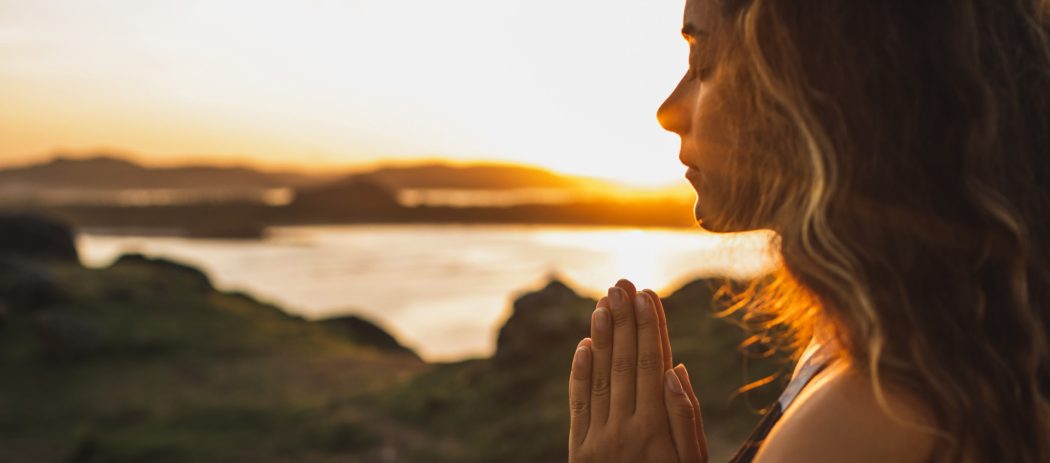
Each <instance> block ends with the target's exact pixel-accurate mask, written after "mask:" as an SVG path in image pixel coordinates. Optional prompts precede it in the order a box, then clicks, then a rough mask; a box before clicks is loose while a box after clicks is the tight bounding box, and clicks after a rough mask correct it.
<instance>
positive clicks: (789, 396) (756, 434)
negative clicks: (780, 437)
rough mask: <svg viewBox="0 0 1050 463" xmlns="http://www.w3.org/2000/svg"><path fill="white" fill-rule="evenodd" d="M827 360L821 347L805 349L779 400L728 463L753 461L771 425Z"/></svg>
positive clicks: (822, 367)
mask: <svg viewBox="0 0 1050 463" xmlns="http://www.w3.org/2000/svg"><path fill="white" fill-rule="evenodd" d="M828 360H829V357H828V356H827V355H826V351H825V349H824V348H823V346H820V345H816V344H811V345H810V347H808V348H807V349H806V351H805V352H804V353H803V354H802V358H800V359H799V362H800V363H799V366H798V367H797V368H795V372H794V374H793V375H792V377H791V381H790V382H788V385H787V387H785V388H784V392H783V393H781V394H780V398H779V399H777V401H776V402H773V405H772V406H771V407H770V408H769V411H768V412H766V414H765V415H764V416H762V419H761V420H760V421H759V422H758V425H757V426H755V429H754V431H752V432H751V435H750V436H748V438H747V440H746V441H745V442H744V444H743V445H742V446H741V447H740V450H738V451H737V453H736V455H735V456H734V457H733V459H732V460H730V463H750V462H751V461H752V460H754V458H755V455H756V454H757V453H758V448H759V446H761V445H762V441H764V440H765V439H766V436H768V435H769V432H770V431H771V430H772V429H773V425H775V424H776V423H777V421H779V420H780V418H781V417H782V416H783V415H784V412H785V411H786V410H787V409H788V407H789V406H790V405H791V404H792V403H793V402H794V401H795V398H797V397H798V395H799V393H801V392H802V390H803V389H804V388H805V387H806V385H807V384H809V383H810V381H812V380H813V378H814V377H815V376H817V374H819V373H820V372H821V371H823V370H824V368H825V367H827V365H828Z"/></svg>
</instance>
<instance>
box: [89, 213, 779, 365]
mask: <svg viewBox="0 0 1050 463" xmlns="http://www.w3.org/2000/svg"><path fill="white" fill-rule="evenodd" d="M767 240H768V237H767V235H764V234H757V235H756V234H752V235H737V236H733V237H724V236H720V235H713V234H707V233H702V232H701V231H699V230H664V229H652V230H638V229H625V228H581V227H552V226H488V225H485V226H468V225H422V226H420V225H389V226H388V225H382V226H372V225H369V226H331V227H278V228H271V229H269V230H268V233H267V237H266V238H265V239H263V240H243V241H241V240H208V239H190V238H177V237H155V236H112V235H103V234H92V233H84V234H81V235H80V236H79V237H78V245H79V249H80V253H81V259H82V260H83V261H84V263H85V264H86V265H89V266H96V267H99V266H106V265H109V264H110V263H111V262H112V261H113V260H114V259H116V258H117V257H118V256H119V255H120V254H122V253H125V252H139V253H143V254H146V255H151V256H162V257H167V258H170V259H173V260H177V261H180V262H185V263H188V264H191V265H194V266H196V267H198V268H200V269H202V270H204V271H205V272H207V273H208V275H209V276H210V277H211V278H212V281H213V282H214V283H215V285H216V286H217V287H219V288H221V289H228V290H241V291H245V292H247V293H250V294H252V295H254V296H255V297H257V298H259V299H261V300H264V301H268V302H272V303H275V304H277V305H280V306H281V307H283V308H284V309H285V310H287V311H289V312H292V313H295V314H299V315H302V316H304V317H306V318H310V319H317V318H325V317H331V316H336V315H341V314H348V313H355V314H360V315H362V316H364V317H365V318H368V319H370V320H373V321H375V322H377V323H379V324H380V325H382V326H383V327H384V328H385V329H387V330H388V331H390V332H391V333H392V334H394V335H395V336H396V337H397V338H398V339H399V340H401V341H402V342H403V343H405V344H406V345H408V346H410V347H412V348H413V349H415V350H416V351H417V352H418V353H419V354H420V355H421V356H423V357H424V358H425V359H427V360H432V361H445V360H456V359H462V358H466V357H477V356H487V355H490V354H491V353H492V351H493V350H494V348H495V341H496V333H497V330H498V329H499V327H500V326H501V325H502V324H503V322H504V321H505V320H506V318H507V316H508V315H509V309H510V306H511V303H512V302H513V300H514V299H515V298H516V297H517V296H518V295H520V294H521V293H522V292H524V291H528V290H534V289H538V288H540V287H542V286H543V285H544V284H545V283H546V282H547V281H548V280H549V278H550V277H551V276H552V275H556V276H558V277H559V278H561V279H562V280H563V281H565V282H566V283H568V284H569V285H570V286H571V287H573V288H574V289H576V290H577V291H578V292H579V293H581V294H584V295H588V296H591V297H598V296H600V295H601V294H604V293H605V290H606V288H608V287H609V286H610V285H612V284H613V283H615V282H616V280H617V279H619V278H629V279H631V280H632V281H633V282H635V283H636V284H637V285H639V287H648V288H653V289H655V290H657V291H658V292H660V294H662V295H664V294H669V292H670V291H673V290H674V289H677V288H678V287H679V286H681V285H682V284H684V283H687V282H689V281H691V280H692V279H695V278H698V277H701V276H711V275H727V276H733V277H738V278H746V277H750V276H754V275H756V274H758V273H761V272H763V271H766V270H767V269H768V268H769V266H770V265H771V259H770V258H769V257H768V256H769V253H768V249H767V247H766V246H765V245H764V244H765V243H766V242H767Z"/></svg>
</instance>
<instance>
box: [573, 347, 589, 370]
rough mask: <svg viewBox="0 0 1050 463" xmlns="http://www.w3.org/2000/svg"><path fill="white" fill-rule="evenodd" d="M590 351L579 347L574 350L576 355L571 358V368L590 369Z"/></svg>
mask: <svg viewBox="0 0 1050 463" xmlns="http://www.w3.org/2000/svg"><path fill="white" fill-rule="evenodd" d="M590 362H591V349H590V348H588V347H586V346H581V347H578V348H577V349H576V354H574V355H573V356H572V364H573V367H574V368H576V369H577V370H579V369H587V368H590V365H591V363H590Z"/></svg>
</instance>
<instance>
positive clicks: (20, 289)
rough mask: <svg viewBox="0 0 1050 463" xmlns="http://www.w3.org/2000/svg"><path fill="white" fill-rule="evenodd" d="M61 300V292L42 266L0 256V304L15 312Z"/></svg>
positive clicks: (48, 272) (29, 261)
mask: <svg viewBox="0 0 1050 463" xmlns="http://www.w3.org/2000/svg"><path fill="white" fill-rule="evenodd" d="M65 300H66V294H65V291H63V290H62V287H61V285H60V284H59V282H58V281H57V280H56V279H55V277H54V276H53V275H52V274H51V272H50V271H49V270H48V269H47V267H46V266H45V265H44V264H42V263H40V262H36V261H31V260H27V259H24V258H19V257H13V256H7V257H3V256H0V302H3V303H5V304H6V305H8V306H10V308H11V309H12V310H15V311H32V310H37V309H41V308H44V307H48V306H51V305H54V304H57V303H60V302H63V301H65Z"/></svg>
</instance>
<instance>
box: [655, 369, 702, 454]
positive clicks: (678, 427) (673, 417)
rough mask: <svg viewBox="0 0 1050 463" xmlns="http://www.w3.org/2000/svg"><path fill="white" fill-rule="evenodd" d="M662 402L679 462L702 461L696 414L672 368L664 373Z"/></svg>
mask: <svg viewBox="0 0 1050 463" xmlns="http://www.w3.org/2000/svg"><path fill="white" fill-rule="evenodd" d="M664 378H665V384H666V386H665V387H664V403H665V404H666V406H667V419H668V423H669V424H670V425H671V438H672V439H674V447H675V451H676V452H678V461H679V462H680V463H702V462H703V461H704V460H703V456H702V454H701V453H700V443H699V442H697V441H696V415H695V414H694V413H693V403H692V402H690V401H689V397H688V396H686V394H685V389H684V388H683V387H682V382H681V381H680V380H679V379H678V375H677V374H675V371H674V370H673V369H671V370H667V372H666V373H664Z"/></svg>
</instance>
